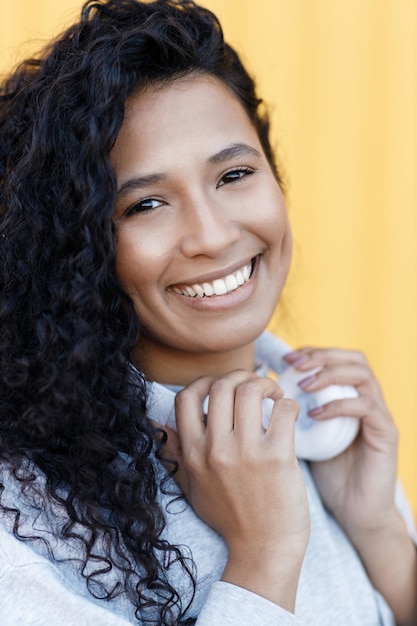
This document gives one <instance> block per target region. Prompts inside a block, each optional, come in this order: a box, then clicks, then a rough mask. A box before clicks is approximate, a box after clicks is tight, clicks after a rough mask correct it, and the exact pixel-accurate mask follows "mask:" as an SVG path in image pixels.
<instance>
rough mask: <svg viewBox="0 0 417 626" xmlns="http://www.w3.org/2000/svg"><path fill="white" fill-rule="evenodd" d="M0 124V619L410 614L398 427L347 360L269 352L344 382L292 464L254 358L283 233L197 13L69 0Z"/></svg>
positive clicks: (251, 136) (358, 366)
mask: <svg viewBox="0 0 417 626" xmlns="http://www.w3.org/2000/svg"><path fill="white" fill-rule="evenodd" d="M0 115H1V121H0V124H1V137H2V143H1V180H2V184H1V186H0V193H1V211H0V216H1V221H0V231H1V246H0V249H1V255H2V258H1V260H2V263H1V268H2V269H1V272H2V274H1V307H0V311H1V321H2V324H1V376H2V384H1V391H0V420H1V421H0V424H1V448H0V451H1V458H2V474H1V475H2V480H1V482H2V493H1V501H0V504H1V525H0V532H1V541H0V546H1V547H0V555H1V556H0V562H1V565H0V567H1V569H0V579H1V582H2V596H1V599H0V615H1V619H2V623H4V624H8V625H14V624H22V623H24V624H42V625H44V624H56V623H65V624H80V623H82V624H101V625H107V624H108V625H113V624H114V625H121V624H127V623H139V624H147V623H152V624H179V623H197V624H198V625H199V626H214V625H215V624H216V625H217V624H231V625H238V624H239V625H241V624H243V623H247V624H251V625H256V624H259V625H263V624H270V623H272V624H280V625H281V624H282V625H287V624H307V623H308V624H312V623H317V624H320V625H325V624H332V625H333V624H335V623H337V624H346V625H349V626H352V625H353V624H360V625H361V626H364V625H368V624H369V625H376V624H384V625H388V624H394V623H398V624H404V625H409V624H413V623H415V619H416V617H415V615H416V614H415V605H416V588H417V585H416V553H415V546H414V545H413V542H412V541H411V539H410V538H409V535H408V533H407V530H406V526H405V523H404V521H403V518H402V516H401V514H400V513H399V512H398V509H397V507H396V505H395V501H394V491H395V457H396V439H397V435H396V430H395V427H394V425H393V423H392V420H391V417H390V415H389V413H388V411H387V409H386V407H385V404H384V402H383V399H382V395H381V392H380V390H379V387H378V384H377V382H376V381H375V378H374V376H373V374H372V373H371V371H370V369H369V367H368V365H367V363H366V361H365V360H364V358H363V357H362V356H361V355H360V354H357V353H352V352H346V351H343V350H323V349H314V348H304V349H302V350H300V351H296V352H290V353H288V354H286V355H285V360H286V362H287V363H288V364H290V365H293V366H294V367H295V368H296V369H297V370H298V372H301V373H303V372H304V373H305V375H302V378H303V380H302V381H301V382H300V386H301V388H303V390H304V391H306V393H307V394H309V393H310V394H311V392H314V391H317V390H319V389H322V388H324V387H327V386H328V385H329V383H338V384H348V385H353V386H354V387H355V388H356V390H357V395H356V397H354V398H345V399H343V400H338V401H333V402H329V403H326V404H325V405H324V406H322V407H318V408H316V409H315V410H313V411H310V415H311V416H312V417H314V418H315V419H316V420H317V421H323V420H326V419H328V418H330V417H334V416H336V415H350V416H354V417H357V418H359V419H360V421H361V430H360V434H359V435H358V437H357V439H356V440H355V442H354V443H353V444H352V445H351V446H350V447H349V448H348V449H347V450H346V451H345V452H343V453H342V454H340V455H338V456H337V457H335V458H332V459H329V460H326V461H320V462H315V463H312V464H311V466H309V464H308V463H306V462H305V461H302V460H300V461H298V460H297V458H296V455H295V450H294V423H295V420H296V417H297V412H298V407H297V405H296V403H295V402H293V401H291V400H288V399H284V398H283V397H282V396H283V392H282V390H281V388H280V387H279V386H278V384H277V383H276V382H275V381H274V380H273V379H272V378H270V377H268V376H266V375H265V374H266V372H265V369H266V363H265V362H261V363H257V362H256V361H255V354H254V350H255V348H254V346H255V340H258V338H259V336H260V335H261V334H262V332H263V330H264V329H265V326H266V325H267V323H268V320H269V319H270V317H271V315H272V312H273V310H274V308H275V306H276V302H277V300H278V298H279V296H280V293H281V290H282V287H283V284H284V282H285V278H286V275H287V271H288V267H289V263H290V257H291V233H290V228H289V224H288V219H287V215H286V210H285V204H284V199H283V196H282V192H281V186H280V184H281V181H280V177H279V175H278V173H277V170H276V167H275V163H274V157H273V154H272V151H271V147H270V144H269V140H268V119H267V117H266V115H265V114H263V113H262V111H261V102H260V100H259V99H258V98H257V96H256V93H255V91H254V85H253V82H252V80H251V78H250V77H249V76H248V75H247V73H246V71H245V69H244V68H243V67H242V65H241V63H240V60H239V58H238V56H237V55H236V53H235V52H234V51H233V50H232V49H231V48H230V47H229V46H228V45H227V44H225V43H224V42H223V39H222V33H221V29H220V26H219V24H218V22H217V20H216V19H215V17H214V16H213V15H212V14H211V13H210V12H208V11H206V10H204V9H202V8H199V7H197V6H196V5H194V4H193V3H191V2H176V1H174V0H172V1H171V0H165V1H162V0H159V1H157V2H153V3H141V2H136V1H135V0H117V1H116V0H109V1H107V2H103V3H97V2H92V1H90V2H87V4H86V5H85V7H84V10H83V14H82V18H81V20H80V22H79V23H78V24H76V25H74V26H73V27H71V28H70V29H69V30H68V31H67V32H66V33H64V34H63V35H62V36H61V37H60V38H59V39H57V40H56V41H55V42H54V43H53V44H51V46H50V47H49V48H48V49H47V51H46V52H45V53H44V55H43V56H42V57H41V59H40V60H31V61H28V62H27V63H25V64H23V65H22V66H21V67H20V68H19V69H18V71H17V72H16V73H15V74H14V75H12V77H11V78H10V79H9V81H8V82H7V83H6V84H5V85H4V87H3V91H2V98H1V114H0ZM271 341H272V340H271ZM281 348H282V345H281V344H278V348H277V350H278V349H281ZM313 368H319V370H317V369H315V370H314V371H315V372H316V373H314V374H311V372H310V370H312V369H313ZM145 381H148V382H145ZM152 382H153V383H154V384H153V385H152ZM155 383H158V384H160V385H162V386H163V387H162V389H165V392H166V393H167V394H168V395H169V394H172V402H173V401H174V400H173V396H174V393H173V392H179V393H178V394H177V396H176V400H175V402H176V404H175V406H176V410H175V413H176V427H177V429H178V435H177V434H176V433H175V432H174V430H172V429H170V428H164V429H161V428H160V427H159V426H158V424H157V423H155V421H151V420H150V419H149V417H153V418H154V419H157V420H158V419H159V417H160V415H159V414H158V403H157V401H156V400H155V397H156V395H157V394H156V390H157V389H158V388H159V387H158V386H157V385H156V384H155ZM181 389H182V390H181ZM165 392H164V393H165ZM207 396H209V406H208V408H207V406H206V404H204V406H203V403H204V400H205V398H206V397H207ZM170 397H171V396H170ZM265 398H269V399H270V400H272V402H273V410H272V415H271V418H270V423H269V425H266V424H264V426H266V429H265V428H264V426H263V425H262V403H263V400H264V399H265ZM155 403H156V408H155ZM161 461H162V463H161ZM174 479H175V480H174ZM178 485H179V487H180V488H179V487H178ZM183 494H185V498H184V496H183ZM400 507H403V504H401V503H400ZM17 594H19V598H22V602H16V601H15V598H16V596H17ZM195 620H196V622H195Z"/></svg>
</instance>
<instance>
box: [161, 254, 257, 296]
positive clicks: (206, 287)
mask: <svg viewBox="0 0 417 626" xmlns="http://www.w3.org/2000/svg"><path fill="white" fill-rule="evenodd" d="M254 265H255V259H253V260H252V262H251V263H248V264H247V265H243V266H242V267H241V268H240V269H238V270H237V271H236V272H233V274H228V275H227V276H225V277H224V278H216V279H215V280H213V281H212V282H204V283H201V284H200V283H194V284H193V285H181V287H173V288H172V289H173V291H175V293H178V294H179V295H181V296H187V297H189V298H210V297H211V296H224V295H226V294H227V293H230V292H231V291H235V290H236V289H238V288H239V287H241V286H242V285H244V284H245V283H247V282H248V280H249V279H250V277H251V275H252V271H253V268H254Z"/></svg>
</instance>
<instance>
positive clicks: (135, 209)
mask: <svg viewBox="0 0 417 626" xmlns="http://www.w3.org/2000/svg"><path fill="white" fill-rule="evenodd" d="M162 205H163V202H162V200H158V199H157V198H144V199H143V200H141V201H140V202H135V204H133V205H132V206H131V207H129V208H128V209H127V210H126V212H125V215H126V216H127V217H129V216H130V215H135V214H136V213H147V212H149V211H154V210H155V209H158V208H159V207H160V206H162Z"/></svg>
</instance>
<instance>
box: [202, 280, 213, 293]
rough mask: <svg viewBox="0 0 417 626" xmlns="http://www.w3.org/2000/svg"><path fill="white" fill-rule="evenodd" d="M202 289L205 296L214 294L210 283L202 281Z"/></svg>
mask: <svg viewBox="0 0 417 626" xmlns="http://www.w3.org/2000/svg"><path fill="white" fill-rule="evenodd" d="M203 289H204V293H205V295H206V296H214V289H213V285H210V283H203Z"/></svg>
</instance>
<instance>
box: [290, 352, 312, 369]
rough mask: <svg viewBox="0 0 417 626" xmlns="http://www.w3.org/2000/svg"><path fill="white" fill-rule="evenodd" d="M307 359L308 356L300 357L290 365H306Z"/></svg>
mask: <svg viewBox="0 0 417 626" xmlns="http://www.w3.org/2000/svg"><path fill="white" fill-rule="evenodd" d="M308 359H309V357H308V356H305V355H304V356H300V358H299V359H297V360H296V361H293V363H292V365H293V367H299V366H300V365H303V363H307V361H308Z"/></svg>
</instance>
